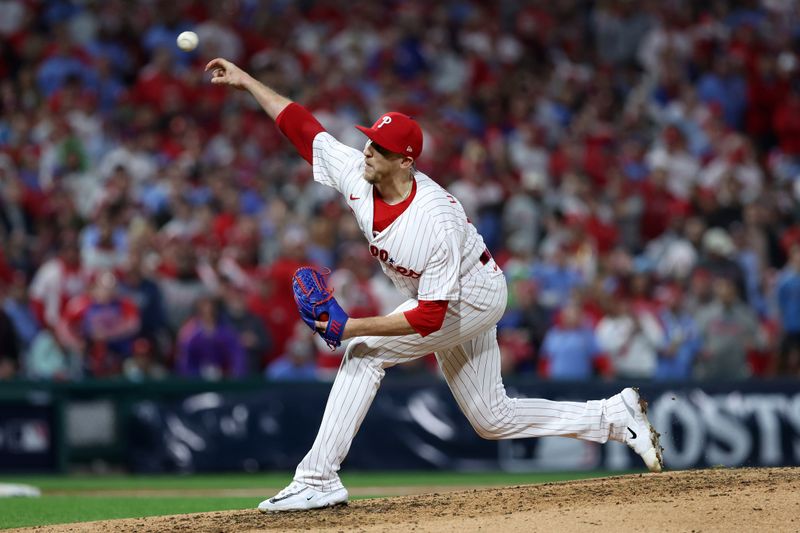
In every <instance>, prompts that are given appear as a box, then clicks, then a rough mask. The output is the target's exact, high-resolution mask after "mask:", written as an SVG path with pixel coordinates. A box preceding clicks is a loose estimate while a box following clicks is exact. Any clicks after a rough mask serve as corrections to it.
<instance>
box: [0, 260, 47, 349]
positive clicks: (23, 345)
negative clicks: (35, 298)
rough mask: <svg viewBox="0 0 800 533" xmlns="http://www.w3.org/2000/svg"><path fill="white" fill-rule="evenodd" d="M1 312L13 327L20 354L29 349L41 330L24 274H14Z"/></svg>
mask: <svg viewBox="0 0 800 533" xmlns="http://www.w3.org/2000/svg"><path fill="white" fill-rule="evenodd" d="M2 309H3V311H5V313H6V315H7V316H8V318H9V319H11V323H12V324H13V326H14V332H15V333H16V337H17V343H18V345H19V351H20V353H24V352H25V351H27V350H28V348H30V346H31V344H32V343H33V340H34V339H35V338H36V335H37V334H38V333H39V330H40V328H41V326H40V324H39V320H38V319H37V318H36V315H35V313H34V310H33V306H32V305H31V302H30V299H29V298H28V292H27V285H26V282H25V274H23V273H22V272H15V273H14V277H13V279H12V281H11V285H10V286H8V287H7V290H6V297H5V299H4V300H3V305H2Z"/></svg>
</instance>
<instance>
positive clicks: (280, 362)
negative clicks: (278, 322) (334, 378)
mask: <svg viewBox="0 0 800 533" xmlns="http://www.w3.org/2000/svg"><path fill="white" fill-rule="evenodd" d="M315 355H316V347H315V345H314V342H313V339H312V338H311V337H309V335H308V332H307V331H302V332H300V333H299V334H296V335H295V336H294V337H292V339H291V340H290V341H289V342H288V343H286V353H284V354H283V355H281V356H280V357H278V358H277V359H275V360H274V361H272V362H271V363H270V364H269V366H268V367H267V369H266V371H265V372H264V374H265V375H266V377H267V379H269V380H271V381H316V380H317V379H318V376H317V365H316V363H315V362H314V358H315Z"/></svg>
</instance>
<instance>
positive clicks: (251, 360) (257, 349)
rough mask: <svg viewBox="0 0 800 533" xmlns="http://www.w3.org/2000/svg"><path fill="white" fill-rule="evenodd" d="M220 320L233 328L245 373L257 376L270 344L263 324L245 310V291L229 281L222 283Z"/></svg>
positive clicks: (225, 280) (224, 280)
mask: <svg viewBox="0 0 800 533" xmlns="http://www.w3.org/2000/svg"><path fill="white" fill-rule="evenodd" d="M221 293H222V303H223V308H222V315H223V316H222V320H223V321H224V322H226V323H227V324H228V325H230V326H231V328H233V330H234V331H235V332H236V334H237V335H238V338H239V344H241V346H242V349H243V350H244V351H245V353H246V355H247V373H248V374H249V375H253V376H257V375H258V374H260V373H261V370H262V369H263V367H264V361H265V358H266V354H267V352H268V351H269V349H270V345H271V344H272V341H271V339H270V338H269V334H268V333H267V329H266V328H265V327H264V322H263V321H262V320H261V319H260V318H259V317H257V316H256V315H255V314H253V313H252V312H251V311H250V310H249V309H248V308H247V290H246V289H245V288H244V287H240V286H238V285H237V284H236V283H234V282H232V281H231V280H228V279H224V278H223V282H222V290H221Z"/></svg>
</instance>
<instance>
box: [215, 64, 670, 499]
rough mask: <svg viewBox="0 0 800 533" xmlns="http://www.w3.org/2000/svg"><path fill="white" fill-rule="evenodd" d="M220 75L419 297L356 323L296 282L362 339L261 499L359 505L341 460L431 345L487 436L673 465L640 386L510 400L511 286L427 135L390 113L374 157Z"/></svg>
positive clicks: (341, 331)
mask: <svg viewBox="0 0 800 533" xmlns="http://www.w3.org/2000/svg"><path fill="white" fill-rule="evenodd" d="M206 70H210V71H211V72H212V78H211V82H212V83H215V84H225V85H230V86H232V87H235V88H237V89H244V90H247V91H249V92H250V93H251V94H252V95H253V96H254V97H255V99H256V100H257V101H258V103H259V104H260V105H261V107H263V109H264V111H266V113H267V114H268V115H269V116H270V117H272V119H274V120H275V122H276V124H277V126H278V128H279V129H280V130H281V131H282V132H283V133H284V135H286V137H287V138H288V139H289V140H290V141H291V142H292V143H293V144H294V146H295V147H296V149H297V151H298V152H299V154H300V155H301V156H302V157H303V158H304V159H306V161H308V162H309V163H311V164H312V167H313V173H314V179H315V180H316V181H317V182H319V183H322V184H324V185H328V186H331V187H334V188H335V189H336V190H338V191H339V192H340V193H341V194H342V195H343V196H344V198H345V201H346V202H347V204H348V205H349V206H350V208H351V209H352V211H353V213H354V214H355V217H356V219H357V220H358V224H359V226H360V227H361V230H362V232H363V233H364V237H365V238H366V239H367V242H368V246H369V251H370V253H371V255H372V256H373V257H375V259H376V260H377V261H379V263H380V265H381V268H382V269H383V271H384V272H385V273H386V275H387V276H389V278H391V280H392V282H394V284H395V286H396V287H397V288H398V289H399V290H400V291H401V292H402V293H403V294H404V295H405V296H406V297H407V298H408V300H407V301H406V302H405V303H403V304H402V305H400V307H398V308H397V309H396V310H395V311H394V312H392V313H391V314H389V315H387V316H376V317H369V318H349V317H348V316H347V313H346V312H345V311H344V310H343V309H342V308H341V307H339V305H338V304H337V303H336V300H335V299H334V298H333V297H332V295H331V293H330V291H329V290H328V289H327V287H326V283H325V279H324V277H323V276H322V275H321V274H320V273H319V272H318V271H316V270H314V269H312V268H306V269H300V270H298V272H297V273H296V274H295V276H294V279H293V280H292V283H293V288H294V293H295V299H296V300H297V303H298V307H299V309H300V314H301V317H302V318H303V320H304V321H305V322H306V323H307V324H308V325H309V327H311V328H312V329H313V330H315V331H317V332H318V333H319V334H320V335H322V337H323V338H324V339H325V340H326V342H328V343H329V344H330V345H332V346H338V345H339V344H340V343H341V341H342V340H343V339H348V338H351V339H352V340H351V342H350V343H349V345H348V347H347V350H346V353H345V355H344V358H343V360H342V365H341V367H340V369H339V373H338V375H337V376H336V379H335V381H334V383H333V386H332V388H331V392H330V396H329V397H328V403H327V406H326V407H325V413H324V415H323V418H322V424H321V426H320V429H319V432H318V434H317V437H316V440H315V441H314V444H313V445H312V446H311V450H310V451H309V452H308V454H306V456H305V458H303V460H302V461H301V462H300V464H299V465H298V467H297V471H296V472H295V476H294V481H292V483H290V484H289V486H288V487H286V488H285V489H283V490H282V491H280V492H279V493H278V494H276V495H275V496H274V497H272V498H269V499H268V500H265V501H263V502H261V504H259V506H258V509H259V510H260V511H263V512H274V511H295V510H306V509H317V508H322V507H328V506H332V505H338V504H344V503H346V502H347V499H348V494H347V490H346V489H345V487H344V486H343V485H342V482H341V480H340V479H339V475H338V471H339V466H340V465H341V463H342V461H343V460H344V458H345V456H346V455H347V452H348V450H349V449H350V445H351V443H352V441H353V438H354V437H355V435H356V432H357V431H358V428H359V426H360V425H361V422H362V421H363V419H364V416H365V415H366V414H367V410H368V409H369V406H370V405H371V404H372V401H373V399H374V398H375V394H376V393H377V391H378V387H379V386H380V383H381V379H382V378H383V376H384V373H385V370H386V368H389V367H391V366H393V365H396V364H398V363H403V362H406V361H411V360H413V359H415V358H418V357H422V356H424V355H426V354H429V353H431V352H433V353H435V354H436V358H437V361H438V362H439V366H440V367H441V370H442V372H443V374H444V376H445V379H446V380H447V384H448V385H449V387H450V390H451V391H452V393H453V396H454V397H455V399H456V402H458V405H459V407H460V408H461V410H462V411H463V412H464V415H465V416H466V417H467V419H468V420H469V422H470V424H472V426H473V427H474V428H475V431H477V432H478V434H479V435H480V436H481V437H483V438H486V439H518V438H525V437H544V436H562V437H573V438H577V439H583V440H588V441H592V442H606V441H608V440H609V439H611V440H615V441H619V442H624V443H626V444H627V445H628V446H630V447H631V448H632V449H633V450H634V451H635V452H636V453H638V454H639V455H640V456H641V457H642V459H643V460H644V462H645V464H646V465H647V467H648V468H649V469H650V470H652V471H654V472H658V471H660V470H661V469H662V465H663V463H662V458H661V447H660V445H659V440H658V434H657V433H656V431H655V430H654V429H653V427H652V426H651V425H650V423H649V422H648V420H647V417H646V409H645V408H646V403H645V402H644V401H643V400H641V399H640V398H639V394H638V392H637V390H635V389H630V388H628V389H624V390H623V391H622V392H620V393H619V394H617V395H615V396H612V397H611V398H608V399H603V400H593V401H588V402H585V403H579V402H553V401H549V400H542V399H518V398H509V397H508V396H507V395H506V392H505V387H504V386H503V381H502V378H501V375H500V349H499V347H498V344H497V336H496V331H497V330H496V323H497V321H498V320H499V319H500V317H501V316H502V315H503V312H504V310H505V306H506V298H507V290H506V281H505V277H504V276H503V273H502V271H501V270H500V268H498V266H497V264H496V263H495V261H494V260H493V259H492V256H491V254H490V253H489V251H488V250H487V249H486V246H485V245H484V242H483V238H482V237H481V236H480V235H479V234H478V232H477V231H476V229H475V227H474V226H473V225H472V224H471V223H470V221H469V220H468V218H467V216H466V214H465V213H464V209H463V208H462V206H461V204H460V203H459V202H458V200H457V199H456V198H454V197H453V196H452V195H450V194H448V192H447V191H446V190H444V189H443V188H442V187H440V186H439V185H437V184H436V183H435V182H434V181H433V180H432V179H431V178H429V177H428V176H426V175H425V174H423V173H422V172H420V171H419V170H417V169H416V168H415V165H414V162H415V160H416V159H417V158H418V157H419V155H420V153H421V152H422V140H423V139H422V130H421V129H420V127H419V125H418V124H417V123H416V122H415V121H414V120H413V119H412V118H410V117H408V116H406V115H403V114H401V113H395V112H390V113H386V114H384V115H383V116H381V117H380V118H378V120H377V121H376V122H375V123H374V124H373V125H372V126H371V127H362V126H357V128H358V129H359V130H360V131H361V132H362V133H364V135H366V137H367V142H366V146H365V147H364V150H363V151H358V150H355V149H353V148H350V147H348V146H346V145H344V144H342V143H340V142H339V141H337V140H336V139H335V138H334V137H333V136H331V135H330V134H329V133H327V132H326V131H325V130H324V128H323V127H322V126H321V125H320V124H319V122H317V120H316V119H315V118H314V117H313V116H312V115H311V113H309V112H308V111H307V110H306V109H305V108H303V107H302V106H300V105H299V104H297V103H294V102H292V101H290V100H289V99H287V98H285V97H283V96H281V95H279V94H277V93H276V92H275V91H273V90H272V89H270V88H269V87H267V86H265V85H264V84H262V83H260V82H259V81H257V80H256V79H254V78H253V77H251V76H250V75H249V74H247V73H246V72H244V71H243V70H241V69H240V68H238V67H237V66H236V65H234V64H233V63H231V62H229V61H227V60H225V59H221V58H217V59H214V60H212V61H210V62H209V63H208V65H207V66H206Z"/></svg>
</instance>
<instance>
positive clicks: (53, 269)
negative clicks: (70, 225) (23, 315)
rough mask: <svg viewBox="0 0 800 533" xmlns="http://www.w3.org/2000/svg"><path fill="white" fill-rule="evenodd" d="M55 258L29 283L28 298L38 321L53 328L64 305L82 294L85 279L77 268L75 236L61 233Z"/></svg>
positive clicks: (84, 288) (78, 265)
mask: <svg viewBox="0 0 800 533" xmlns="http://www.w3.org/2000/svg"><path fill="white" fill-rule="evenodd" d="M59 241H60V242H59V247H60V248H59V253H58V256H57V257H54V258H53V259H50V260H48V261H46V262H44V263H43V264H42V266H41V267H39V269H38V270H37V271H36V274H35V276H34V278H33V281H31V285H30V297H31V302H32V304H33V306H34V309H35V310H36V316H37V318H38V319H39V321H40V322H41V323H42V324H43V325H46V326H47V327H49V328H55V327H56V326H58V324H59V322H60V321H61V313H62V311H63V309H64V306H65V305H66V304H67V302H68V301H69V300H70V299H72V298H73V297H75V296H78V295H80V294H82V293H83V292H84V291H85V290H86V286H87V276H86V275H85V273H84V271H83V270H82V268H81V260H80V248H79V247H78V239H77V236H76V235H75V234H74V233H72V232H64V233H63V234H62V235H61V236H60V239H59Z"/></svg>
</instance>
